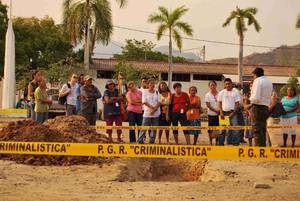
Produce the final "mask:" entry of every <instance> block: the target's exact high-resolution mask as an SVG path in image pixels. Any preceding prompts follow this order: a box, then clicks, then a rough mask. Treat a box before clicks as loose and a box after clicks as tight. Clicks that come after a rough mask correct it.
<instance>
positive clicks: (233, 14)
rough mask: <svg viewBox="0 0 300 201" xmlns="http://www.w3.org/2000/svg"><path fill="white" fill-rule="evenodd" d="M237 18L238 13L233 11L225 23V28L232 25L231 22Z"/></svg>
mask: <svg viewBox="0 0 300 201" xmlns="http://www.w3.org/2000/svg"><path fill="white" fill-rule="evenodd" d="M236 17H237V12H236V11H232V12H231V13H230V15H229V17H228V18H227V19H226V20H225V22H224V23H223V25H222V26H223V27H226V26H228V25H229V24H230V22H231V20H233V19H234V18H236Z"/></svg>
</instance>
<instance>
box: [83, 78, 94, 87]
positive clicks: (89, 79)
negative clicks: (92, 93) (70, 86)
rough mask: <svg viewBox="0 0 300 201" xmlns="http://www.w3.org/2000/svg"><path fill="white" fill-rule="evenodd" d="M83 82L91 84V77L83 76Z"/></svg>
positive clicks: (87, 84)
mask: <svg viewBox="0 0 300 201" xmlns="http://www.w3.org/2000/svg"><path fill="white" fill-rule="evenodd" d="M84 82H85V85H86V86H91V85H92V84H93V78H92V77H91V76H89V75H87V76H85V77H84Z"/></svg>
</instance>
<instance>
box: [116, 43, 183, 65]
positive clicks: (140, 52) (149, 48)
mask: <svg viewBox="0 0 300 201" xmlns="http://www.w3.org/2000/svg"><path fill="white" fill-rule="evenodd" d="M154 47H155V44H153V43H152V42H151V41H149V42H148V41H146V40H142V41H138V40H135V39H127V40H126V44H125V45H124V47H122V49H123V50H122V53H121V54H114V58H116V59H121V60H154V61H168V55H166V54H163V53H161V52H157V51H153V48H154ZM172 60H173V61H175V62H184V61H186V59H185V58H183V57H173V58H172Z"/></svg>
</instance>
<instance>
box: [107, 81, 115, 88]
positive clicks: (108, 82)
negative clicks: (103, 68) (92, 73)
mask: <svg viewBox="0 0 300 201" xmlns="http://www.w3.org/2000/svg"><path fill="white" fill-rule="evenodd" d="M111 84H114V85H116V83H115V82H114V81H113V80H107V81H106V84H105V88H107V87H108V85H111Z"/></svg>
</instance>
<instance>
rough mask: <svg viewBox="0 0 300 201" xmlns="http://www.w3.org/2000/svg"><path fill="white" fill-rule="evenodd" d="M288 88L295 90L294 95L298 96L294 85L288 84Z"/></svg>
mask: <svg viewBox="0 0 300 201" xmlns="http://www.w3.org/2000/svg"><path fill="white" fill-rule="evenodd" d="M288 88H291V89H292V90H293V97H295V96H297V90H296V88H295V87H294V86H292V85H288V86H287V89H288Z"/></svg>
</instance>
